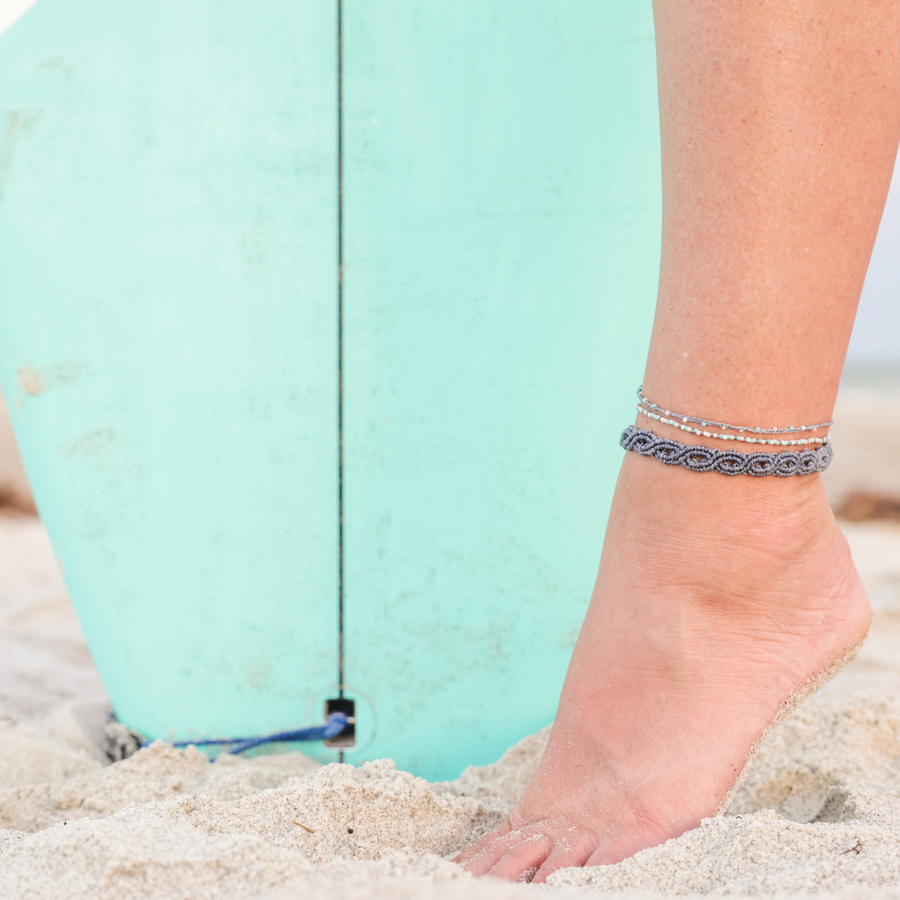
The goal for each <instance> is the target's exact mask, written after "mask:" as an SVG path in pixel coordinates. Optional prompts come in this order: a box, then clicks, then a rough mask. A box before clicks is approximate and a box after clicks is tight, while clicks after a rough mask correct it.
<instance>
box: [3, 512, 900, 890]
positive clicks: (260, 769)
mask: <svg viewBox="0 0 900 900" xmlns="http://www.w3.org/2000/svg"><path fill="white" fill-rule="evenodd" d="M846 531H847V533H848V537H849V539H850V541H851V544H852V545H853V549H854V553H855V556H856V558H857V560H858V564H859V566H860V569H861V571H862V574H863V577H864V580H865V581H866V582H867V585H868V587H869V589H870V592H871V594H872V598H873V601H874V604H875V610H876V615H875V624H874V626H873V630H872V635H871V637H870V639H869V641H868V642H867V644H866V646H865V647H864V649H863V651H862V653H861V654H860V656H859V657H858V658H857V659H856V660H855V661H854V662H853V663H851V664H850V666H848V668H847V669H846V670H845V671H844V672H843V673H841V675H839V676H838V677H837V678H836V679H835V680H834V681H833V682H831V683H830V684H829V685H827V686H826V687H825V688H824V690H823V691H821V692H820V693H819V694H817V695H816V696H815V697H813V698H811V699H810V700H808V701H807V702H806V703H804V704H803V705H802V706H801V707H800V708H799V709H798V710H797V711H796V712H795V713H794V714H792V715H791V716H790V717H789V718H788V719H787V720H785V721H784V722H783V723H782V724H781V725H780V726H779V727H778V728H777V729H775V730H774V731H773V733H772V734H771V735H770V736H769V737H768V739H767V740H766V742H765V744H764V746H763V748H762V749H761V751H760V753H759V755H758V757H757V758H756V760H755V761H754V764H753V766H752V768H751V771H750V774H749V777H748V779H747V781H746V783H745V784H744V786H743V787H742V788H741V789H740V791H739V792H738V794H737V796H736V798H735V800H734V802H733V804H732V806H731V808H730V810H729V812H728V814H727V815H725V816H721V817H718V818H715V819H709V820H706V821H704V822H703V824H702V825H701V826H700V827H699V828H697V829H695V830H694V831H691V832H689V833H687V834H685V835H683V836H682V837H681V838H678V839H677V840H674V841H670V842H669V843H667V844H665V845H663V846H661V847H656V848H652V849H650V850H645V851H643V852H642V853H639V854H638V855H637V856H635V857H634V858H633V859H630V860H626V861H625V862H623V863H620V864H619V865H616V866H608V867H601V868H593V869H568V870H563V871H561V872H558V873H557V874H556V875H554V876H553V877H552V878H551V885H550V886H549V887H538V886H534V885H504V884H501V883H498V882H492V881H475V880H473V879H471V878H469V877H468V876H466V875H464V874H463V873H461V872H460V870H459V869H458V868H457V867H456V866H454V865H453V864H452V863H450V862H449V861H448V858H449V857H451V856H452V855H453V854H454V853H456V852H457V851H458V850H459V849H461V848H462V847H464V846H465V845H466V844H467V843H469V842H470V841H471V840H472V839H474V838H475V837H477V836H478V835H480V834H482V833H483V832H484V831H486V830H487V829H489V828H490V827H492V826H493V825H494V824H496V823H497V822H499V821H500V820H502V818H503V816H504V815H505V813H506V811H507V810H508V809H509V807H510V805H511V804H512V803H513V802H514V801H515V799H516V797H517V796H518V794H519V793H520V791H521V789H522V788H523V786H524V785H525V784H526V783H527V780H528V778H529V777H530V774H531V772H533V770H534V768H535V767H536V765H537V762H538V760H539V758H540V754H541V751H542V749H543V746H544V743H545V740H546V731H545V732H542V733H539V734H537V735H534V736H532V737H530V738H527V739H526V740H524V741H522V742H521V743H520V744H519V745H517V746H516V747H514V748H512V749H511V750H510V751H508V752H507V753H506V754H505V755H504V756H503V758H502V759H500V760H499V761H498V762H497V763H496V764H494V765H492V766H485V767H482V768H472V769H469V770H467V771H466V772H464V773H463V775H462V776H461V777H460V778H459V779H457V780H456V781H454V782H450V783H447V784H429V783H428V782H425V781H423V780H422V779H419V778H415V777H413V776H412V775H410V774H408V773H405V772H398V771H397V770H396V769H395V768H394V765H393V763H392V762H390V761H389V760H382V761H377V762H372V763H369V764H367V765H365V766H363V767H361V768H359V769H354V768H353V767H351V766H341V765H337V764H335V765H330V766H324V767H322V766H319V765H317V764H316V763H314V762H313V761H311V760H309V759H308V758H306V757H304V756H302V755H301V754H299V753H286V754H278V755H273V756H267V757H259V758H256V759H242V758H235V757H226V758H223V759H220V760H219V761H218V762H216V763H210V762H208V761H207V759H206V757H205V756H203V755H202V754H201V753H199V752H197V751H196V750H194V749H188V750H185V751H181V750H175V749H173V748H172V747H169V746H167V745H164V744H162V743H157V744H154V745H152V746H151V747H149V748H146V749H144V750H140V751H139V752H137V753H136V754H134V755H132V756H130V757H128V758H126V759H123V760H121V761H118V762H114V763H112V764H110V763H109V762H108V760H107V757H106V754H107V753H108V752H112V753H115V752H116V750H117V747H118V748H119V749H121V744H122V743H123V736H122V735H121V734H119V733H117V732H116V731H115V729H112V730H110V729H108V728H107V727H106V726H105V715H106V712H107V701H106V697H105V694H104V692H103V687H102V685H101V684H100V681H99V679H98V678H97V675H96V672H95V671H94V670H93V666H92V664H91V660H90V657H89V655H88V654H87V651H86V648H85V646H84V642H83V638H82V636H81V634H80V631H79V629H78V624H77V621H76V620H75V617H74V615H73V614H72V611H71V608H70V607H69V605H68V601H67V599H66V595H65V590H64V588H63V585H62V582H61V580H60V578H59V575H58V573H57V572H56V569H55V564H54V562H53V557H52V552H51V550H50V547H49V543H48V542H47V539H46V535H45V534H44V532H43V529H42V527H41V525H40V524H39V523H38V522H37V520H34V519H13V520H6V519H0V571H2V575H0V897H3V898H10V900H12V898H19V897H21V898H26V897H27V898H30V900H41V898H59V897H67V898H99V900H106V898H110V900H112V898H116V900H130V898H135V900H137V898H141V900H152V898H167V900H168V898H182V897H183V898H192V900H198V898H207V897H209V898H217V900H219V898H220V900H231V898H234V900H238V898H242V900H243V898H251V897H252V898H257V897H259V898H271V900H276V898H282V900H288V898H300V897H303V898H318V897H322V898H325V897H326V896H327V897H328V898H360V900H364V898H365V900H369V898H371V900H376V898H387V897H398V898H405V897H410V898H412V897H416V898H420V897H421V898H426V900H430V898H435V900H440V898H447V900H452V898H456V897H474V898H480V897H484V898H485V900H503V898H507V897H510V898H511V897H514V896H516V897H524V896H525V895H526V894H531V895H533V894H534V893H535V892H541V894H543V895H546V896H548V897H553V896H557V895H558V896H567V897H579V896H581V897H588V896H590V897H594V896H596V894H597V893H598V892H622V891H624V892H629V893H639V894H641V895H644V896H659V895H668V894H706V893H748V894H752V895H756V896H764V895H765V896H776V895H784V894H794V893H798V892H801V893H806V892H823V893H826V894H835V893H841V894H842V895H845V894H847V892H848V891H849V892H850V894H851V895H856V894H861V893H863V892H865V893H866V895H867V896H869V895H870V894H871V890H872V889H874V888H882V889H884V890H886V891H887V892H889V893H890V894H892V895H894V894H896V895H900V653H898V650H900V525H898V524H896V523H863V524H849V525H847V526H846ZM895 698H896V699H895ZM296 822H299V823H301V825H305V826H306V828H308V829H311V831H307V830H306V828H303V827H301V825H298V824H295V823H296Z"/></svg>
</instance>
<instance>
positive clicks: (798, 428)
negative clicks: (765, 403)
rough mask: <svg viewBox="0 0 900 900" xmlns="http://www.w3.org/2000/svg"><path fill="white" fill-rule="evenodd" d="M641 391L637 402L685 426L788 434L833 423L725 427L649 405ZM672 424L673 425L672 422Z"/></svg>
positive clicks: (815, 429) (642, 389)
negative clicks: (694, 424)
mask: <svg viewBox="0 0 900 900" xmlns="http://www.w3.org/2000/svg"><path fill="white" fill-rule="evenodd" d="M643 391H644V386H643V385H641V386H640V387H639V388H638V389H637V395H638V400H640V401H641V404H642V405H643V406H648V407H650V409H652V410H655V411H656V412H661V413H662V414H663V415H665V416H673V417H674V418H676V419H681V421H682V422H684V423H685V424H687V423H688V422H696V423H697V424H698V425H702V426H703V427H704V428H707V427H710V426H711V427H713V428H727V429H728V430H729V431H742V432H743V431H750V432H752V433H753V434H790V433H791V432H794V431H818V429H820V428H830V427H831V426H832V425H834V422H821V423H819V424H818V425H788V427H787V428H753V427H752V426H750V425H726V424H725V422H710V421H709V420H708V419H698V418H696V417H695V416H683V415H682V414H681V413H676V412H672V411H671V410H670V409H662V408H661V407H659V406H657V405H656V404H655V403H651V402H650V401H649V400H648V399H647V398H646V397H645V396H644V394H643ZM672 424H674V422H673V423H672ZM704 437H710V435H706V434H705V433H704Z"/></svg>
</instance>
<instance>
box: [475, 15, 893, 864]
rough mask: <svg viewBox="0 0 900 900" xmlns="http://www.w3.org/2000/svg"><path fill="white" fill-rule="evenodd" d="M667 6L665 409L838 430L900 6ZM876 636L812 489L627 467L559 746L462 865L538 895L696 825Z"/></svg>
mask: <svg viewBox="0 0 900 900" xmlns="http://www.w3.org/2000/svg"><path fill="white" fill-rule="evenodd" d="M655 12H656V23H657V42H658V59H659V76H660V109H661V121H662V141H663V188H664V215H663V255H662V268H661V274H660V291H659V300H658V306H657V316H656V320H655V324H654V331H653V338H652V343H651V349H650V355H649V359H648V364H647V370H646V375H645V381H644V386H645V393H646V394H647V396H648V397H650V398H651V399H652V400H653V401H654V402H655V403H657V404H659V405H660V406H664V407H666V408H671V409H675V410H678V411H679V412H682V413H686V414H690V415H697V416H709V417H710V418H711V419H714V420H718V421H725V422H733V423H735V424H741V425H761V426H763V427H772V426H786V425H788V424H807V423H812V422H823V421H826V420H828V419H829V418H830V412H831V409H832V406H833V403H834V398H835V394H836V392H837V385H838V381H839V378H840V370H841V366H842V363H843V358H844V353H845V351H846V346H847V342H848V340H849V334H850V329H851V327H852V321H853V316H854V313H855V308H856V303H857V301H858V298H859V293H860V291H861V288H862V282H863V278H864V275H865V269H866V266H867V264H868V258H869V254H870V252H871V247H872V243H873V242H874V237H875V232H876V230H877V227H878V222H879V219H880V215H881V210H882V208H883V204H884V199H885V196H886V193H887V189H888V185H889V181H890V174H891V169H892V164H893V158H894V154H895V152H896V146H897V137H898V133H900V3H897V2H893V0H892V2H888V0H876V2H872V3H869V4H866V5H865V9H864V10H863V9H862V8H861V7H860V6H859V4H849V3H832V4H826V5H824V6H823V5H822V4H818V3H814V2H812V0H797V2H793V3H791V4H784V3H775V2H774V0H763V2H762V3H759V4H752V5H735V4H721V3H718V2H716V0H694V2H691V3H689V4H685V3H674V2H672V0H658V2H657V5H656V10H655ZM647 424H648V423H647V420H646V419H642V420H640V421H639V425H640V427H642V428H646V427H647ZM652 430H653V431H655V432H656V433H658V434H660V435H662V436H665V437H674V438H675V439H677V440H682V441H683V442H685V443H690V442H694V443H698V442H700V441H701V440H702V442H703V443H704V444H706V445H707V446H718V447H720V448H721V449H734V448H735V445H734V444H724V443H721V442H718V441H715V440H711V439H708V438H701V439H698V438H693V437H692V436H688V435H685V434H684V433H683V432H682V431H679V430H677V429H675V428H674V427H671V426H666V425H662V424H658V423H656V422H654V423H652ZM820 433H821V432H820ZM738 449H742V448H740V446H739V447H738ZM754 449H756V448H754ZM773 449H776V448H773ZM777 449H780V448H777ZM868 620H869V610H868V601H867V599H866V597H865V592H864V590H863V588H862V586H861V584H860V582H859V579H858V577H857V576H856V573H855V570H854V569H853V565H852V561H851V560H850V555H849V551H848V549H847V546H846V542H845V541H844V540H843V536H842V535H841V534H840V532H839V530H838V529H837V527H836V526H835V523H834V519H833V517H832V516H831V513H830V510H829V509H828V504H827V502H826V499H825V495H824V491H823V489H822V485H821V481H820V478H819V476H818V475H806V476H795V477H791V478H777V477H768V478H749V477H747V476H736V477H733V478H729V477H725V476H722V475H718V474H714V473H710V474H696V473H693V472H688V471H686V470H684V469H681V468H680V467H678V466H671V467H670V466H663V465H661V464H660V463H659V462H657V461H656V460H653V459H650V458H645V457H640V456H637V455H636V454H632V453H629V454H627V457H626V459H625V461H624V463H623V467H622V472H621V475H620V478H619V482H618V485H617V488H616V495H615V498H614V501H613V507H612V511H611V514H610V521H609V527H608V530H607V537H606V541H605V543H604V550H603V559H602V561H601V566H600V573H599V576H598V580H597V586H596V588H595V591H594V596H593V598H592V602H591V606H590V609H589V611H588V615H587V618H586V620H585V625H584V627H583V629H582V632H581V635H580V637H579V640H578V644H577V646H576V649H575V652H574V654H573V659H572V664H571V666H570V669H569V673H568V675H567V678H566V683H565V686H564V689H563V694H562V697H561V701H560V707H559V712H558V714H557V719H556V722H555V723H554V727H553V731H552V734H551V738H550V742H549V745H548V749H547V753H546V754H545V757H544V759H543V761H542V763H541V766H540V768H539V770H538V772H537V774H536V776H535V778H534V780H533V782H532V784H531V785H530V786H529V788H528V790H527V791H526V792H525V795H524V796H523V798H522V799H521V800H520V802H519V803H518V804H517V806H516V807H515V809H514V810H513V812H512V813H511V815H510V818H509V821H508V822H507V823H506V824H505V825H504V826H502V827H501V828H500V829H498V830H497V831H496V832H494V833H492V834H490V835H487V836H486V837H485V838H484V839H482V840H481V841H480V842H479V843H478V844H476V845H475V846H474V847H472V848H470V849H469V850H468V851H466V852H465V853H464V854H463V855H462V857H461V861H462V862H464V863H465V864H466V866H467V868H469V870H470V871H473V872H474V873H476V874H479V873H490V874H492V875H495V876H497V877H504V878H516V877H519V876H520V875H521V874H522V873H523V872H525V871H527V870H529V869H537V870H538V871H537V880H543V878H545V877H546V876H547V875H548V874H549V873H550V872H551V871H553V870H554V869H556V868H559V867H562V866H566V865H582V864H603V863H610V862H616V861H618V860H620V859H622V858H624V857H625V856H628V855H630V854H632V853H634V852H636V851H637V850H640V849H642V848H644V847H648V846H653V845H654V844H658V843H660V842H662V841H665V840H667V839H668V838H670V837H674V836H676V835H678V834H681V833H682V832H683V831H685V830H687V829H688V828H691V827H694V826H695V825H697V824H698V823H699V821H700V819H701V818H702V817H703V816H708V815H712V814H714V813H715V811H716V810H717V809H718V808H719V807H720V806H721V804H722V803H723V801H724V800H725V799H726V797H727V795H728V793H729V791H730V790H731V788H732V786H733V784H734V782H735V780H736V778H737V776H738V774H739V773H740V771H741V769H742V768H743V765H744V761H745V759H746V757H747V755H748V753H749V752H750V750H751V748H752V746H753V745H754V743H755V742H756V741H757V740H758V739H759V737H760V735H761V733H762V732H763V731H764V729H765V728H766V726H767V725H768V723H769V722H770V721H771V720H772V718H773V717H774V716H775V715H776V714H777V713H778V711H779V709H781V708H783V706H784V704H785V703H786V701H788V699H789V698H790V696H791V695H792V694H794V693H796V692H797V691H799V690H802V689H803V688H804V686H805V685H807V684H809V683H810V681H811V680H814V679H815V678H816V677H817V676H819V675H820V674H822V673H824V672H827V671H828V670H829V668H830V667H832V666H833V665H834V664H835V663H837V662H838V661H839V660H840V659H841V658H842V657H843V656H844V655H846V654H847V652H848V651H850V650H851V649H852V648H853V647H854V646H855V645H856V644H858V642H859V641H860V640H861V639H862V638H863V636H864V634H865V631H866V628H867V626H868Z"/></svg>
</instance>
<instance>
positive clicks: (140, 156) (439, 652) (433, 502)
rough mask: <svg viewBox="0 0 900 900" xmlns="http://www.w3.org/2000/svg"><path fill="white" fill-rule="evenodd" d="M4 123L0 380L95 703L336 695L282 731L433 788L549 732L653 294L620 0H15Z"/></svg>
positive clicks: (204, 723) (644, 77)
mask: <svg viewBox="0 0 900 900" xmlns="http://www.w3.org/2000/svg"><path fill="white" fill-rule="evenodd" d="M0 116H2V119H0V141H2V143H0V382H2V386H3V390H4V393H5V395H6V397H7V400H8V402H9V405H10V408H11V414H12V417H13V422H14V427H15V430H16V435H17V438H18V440H19V443H20V447H21V450H22V453H23V457H24V459H25V463H26V467H27V469H28V472H29V476H30V478H31V480H32V486H33V489H34V493H35V497H36V501H37V504H38V508H39V510H40V513H41V516H42V517H43V519H44V522H45V523H46V525H47V528H48V531H49V533H50V536H51V539H52V541H53V544H54V547H55V550H56V553H57V556H58V558H59V561H60V565H61V566H62V568H63V571H64V574H65V579H66V584H67V586H68V589H69V591H70V594H71V596H72V600H73V602H74V604H75V606H76V609H77V612H78V616H79V619H80V621H81V623H82V627H83V629H84V632H85V635H86V638H87V640H88V643H89V646H90V648H91V652H92V654H93V656H94V659H95V661H96V663H97V666H98V668H99V671H100V673H101V675H102V677H103V679H104V683H105V684H106V686H107V688H108V690H109V693H110V697H111V699H112V702H113V705H114V708H115V711H116V714H117V716H118V717H119V718H120V719H121V720H122V721H123V722H124V723H126V724H127V725H128V726H129V727H131V728H133V729H135V730H136V731H138V732H140V733H141V734H143V735H145V736H147V737H148V738H156V737H161V738H165V739H174V740H185V739H202V738H206V737H211V736H228V735H235V736H237V735H241V736H244V735H249V734H262V733H265V732H268V731H275V730H280V729H286V728H291V727H299V726H303V725H310V724H315V723H317V722H319V721H321V720H322V718H323V714H324V710H325V706H326V703H327V702H328V701H329V700H335V699H340V698H343V699H344V700H346V701H349V702H351V703H352V704H353V709H354V715H355V719H356V734H355V738H354V744H353V746H345V747H340V746H324V745H321V744H316V745H309V746H308V747H305V749H304V752H309V753H310V754H311V755H313V756H315V757H316V758H318V759H320V760H322V761H333V760H337V759H339V758H344V759H346V760H347V761H350V762H354V763H359V762H362V761H365V760H367V759H373V758H378V757H382V756H390V757H392V758H394V759H395V760H396V761H397V763H398V765H399V766H401V767H402V768H406V769H409V770H411V771H413V772H415V773H416V774H420V775H423V776H425V777H428V778H448V777H453V776H455V775H456V774H458V773H459V772H460V770H461V769H462V768H463V767H464V766H466V765H468V764H484V763H488V762H491V761H493V760H494V759H496V758H497V756H499V754H500V753H501V752H502V751H503V750H504V749H505V748H506V747H508V746H509V745H510V744H512V743H513V742H514V741H515V740H517V739H519V738H521V737H523V736H524V735H525V734H527V733H529V732H531V731H533V730H535V729H537V728H539V727H541V726H543V725H545V724H547V723H548V722H549V721H550V720H551V719H552V716H553V713H554V709H555V705H556V701H557V698H558V695H559V690H560V687H561V684H562V679H563V676H564V673H565V667H566V664H567V660H568V656H569V654H570V652H571V648H572V646H573V644H574V640H575V637H576V635H577V631H578V627H579V624H580V620H581V617H582V616H583V613H584V610H585V608H586V605H587V601H588V598H589V596H590V591H591V587H592V583H593V579H594V575H595V572H596V567H597V563H598V560H599V553H600V548H601V544H602V537H603V529H604V524H605V518H606V515H607V512H608V507H609V501H610V498H611V493H612V488H613V484H614V479H615V472H616V470H617V468H618V465H619V461H620V459H621V453H622V452H621V450H620V449H619V447H618V443H617V441H618V435H619V432H620V431H621V429H622V428H623V427H624V426H625V425H626V424H627V423H628V422H629V421H630V419H631V418H632V416H633V412H632V410H631V406H632V403H631V400H632V396H633V390H634V387H635V385H636V384H637V383H638V381H639V380H640V377H641V372H642V368H643V356H644V353H645V348H646V344H647V340H648V337H649V327H650V319H651V314H652V307H653V298H654V295H655V285H656V277H657V270H658V254H659V227H660V198H659V173H658V170H659V159H658V152H659V151H658V126H657V119H656V117H657V110H656V95H655V64H654V48H653V31H652V21H651V18H650V12H649V9H644V8H643V6H641V5H640V4H631V3H627V2H625V0H604V2H596V0H568V2H565V3H551V2H546V3H536V4H531V5H529V8H528V9H527V11H526V10H523V8H522V7H521V5H520V4H515V3H513V2H511V0H490V2H485V0H480V2H474V0H471V2H462V3H457V4H432V3H425V2H413V3H410V2H408V0H379V2H378V3H371V2H363V0H341V2H321V0H305V2H304V0H292V2H286V0H270V2H267V3H264V4H246V3H243V4H241V3H237V2H234V0H227V2H224V3H223V2H221V0H219V2H215V3H213V2H212V0H192V2H190V3H184V2H181V0H156V2H153V3H151V4H143V5H141V4H138V5H135V4H109V3H106V2H102V0H39V2H38V3H37V4H36V5H35V6H34V7H33V8H32V9H31V10H29V11H28V12H27V13H26V14H25V15H24V16H23V17H22V19H21V20H20V21H18V22H17V23H16V24H14V25H13V26H12V27H11V28H10V29H9V30H8V31H7V32H6V33H4V34H3V35H0ZM338 743H339V742H338Z"/></svg>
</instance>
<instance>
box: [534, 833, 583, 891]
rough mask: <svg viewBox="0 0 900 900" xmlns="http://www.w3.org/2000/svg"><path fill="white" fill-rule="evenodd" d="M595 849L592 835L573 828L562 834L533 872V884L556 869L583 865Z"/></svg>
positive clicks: (541, 881) (543, 880) (541, 880)
mask: <svg viewBox="0 0 900 900" xmlns="http://www.w3.org/2000/svg"><path fill="white" fill-rule="evenodd" d="M596 849H597V839H596V838H595V837H594V835H592V834H586V833H584V832H583V831H580V830H576V829H573V831H572V833H571V834H567V835H563V836H562V837H561V838H558V839H557V840H556V841H555V842H554V844H553V851H552V853H550V855H549V856H548V857H547V858H546V859H545V860H544V862H543V863H542V864H541V866H540V868H539V869H538V870H537V872H535V874H534V878H533V879H532V881H533V882H534V883H535V884H542V883H543V882H545V881H546V880H547V878H548V877H549V876H550V875H552V874H553V873H554V872H555V871H556V870H557V869H568V868H569V867H571V866H583V865H585V864H586V863H587V861H588V859H589V858H590V857H591V854H593V853H594V852H595V850H596Z"/></svg>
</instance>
